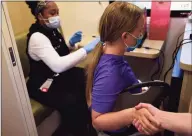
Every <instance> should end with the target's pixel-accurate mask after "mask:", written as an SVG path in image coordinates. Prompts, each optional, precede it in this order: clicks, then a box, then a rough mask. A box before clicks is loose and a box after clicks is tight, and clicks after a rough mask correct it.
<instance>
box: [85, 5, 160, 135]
mask: <svg viewBox="0 0 192 136" xmlns="http://www.w3.org/2000/svg"><path fill="white" fill-rule="evenodd" d="M143 29H144V14H143V11H142V10H141V9H140V8H139V7H137V6H135V5H133V4H130V3H128V2H113V3H112V4H110V5H109V6H108V7H107V8H106V9H105V11H104V13H103V15H102V17H101V19H100V23H99V33H100V39H101V41H102V42H100V43H99V44H98V45H97V46H96V48H95V49H94V52H93V58H92V62H91V63H90V65H89V66H88V75H87V76H88V77H87V88H86V91H87V92H86V93H87V100H88V105H89V106H91V109H92V123H93V126H94V127H95V128H96V129H97V130H102V131H104V132H105V134H106V135H107V134H109V135H115V134H116V133H118V134H119V133H121V135H122V133H123V134H124V135H126V134H128V131H125V130H127V127H126V126H128V125H130V124H131V123H132V121H133V119H138V120H141V122H143V124H144V126H145V127H143V128H144V131H145V132H146V133H147V134H151V133H153V132H155V131H157V130H158V127H157V125H158V122H156V120H155V119H154V117H153V116H152V115H151V114H150V113H149V112H148V111H147V110H146V109H140V110H137V111H136V110H135V109H134V108H129V109H125V110H122V111H119V112H113V109H114V104H115V101H116V99H117V97H118V95H119V94H120V93H121V91H122V90H123V89H125V88H127V87H129V86H131V85H133V84H136V83H138V80H137V78H136V77H135V75H134V73H133V72H132V70H131V68H130V66H129V64H128V63H127V62H126V61H125V60H124V58H123V55H124V52H125V51H126V50H127V48H128V47H131V46H133V45H135V44H137V43H138V42H139V40H140V39H142V33H143ZM130 92H131V93H139V92H141V89H135V90H131V91H130ZM122 128H123V129H122ZM129 130H130V129H129ZM114 133H115V134H114Z"/></svg>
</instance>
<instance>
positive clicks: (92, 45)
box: [83, 37, 100, 53]
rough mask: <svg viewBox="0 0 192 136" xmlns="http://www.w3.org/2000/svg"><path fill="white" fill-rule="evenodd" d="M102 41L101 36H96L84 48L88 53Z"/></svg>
mask: <svg viewBox="0 0 192 136" xmlns="http://www.w3.org/2000/svg"><path fill="white" fill-rule="evenodd" d="M99 42H100V37H97V38H95V39H94V40H93V41H91V42H90V43H88V44H87V45H85V46H84V47H83V48H84V49H85V50H86V52H87V53H89V52H90V51H92V50H93V49H94V48H95V46H96V45H97V44H98V43H99Z"/></svg>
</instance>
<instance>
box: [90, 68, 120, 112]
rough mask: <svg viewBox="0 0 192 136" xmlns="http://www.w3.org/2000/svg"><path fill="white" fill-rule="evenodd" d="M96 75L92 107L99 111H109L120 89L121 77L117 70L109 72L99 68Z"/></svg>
mask: <svg viewBox="0 0 192 136" xmlns="http://www.w3.org/2000/svg"><path fill="white" fill-rule="evenodd" d="M97 75H98V76H97ZM97 75H95V78H94V84H93V91H92V109H93V110H94V111H96V112H99V113H107V112H111V111H112V110H113V107H114V104H115V101H116V98H117V96H118V94H119V93H120V91H122V90H121V86H122V85H121V84H122V82H121V80H122V79H120V77H119V74H118V71H114V72H109V71H107V70H103V69H100V70H99V73H98V74H97Z"/></svg>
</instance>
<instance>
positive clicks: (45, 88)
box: [40, 74, 59, 93]
mask: <svg viewBox="0 0 192 136" xmlns="http://www.w3.org/2000/svg"><path fill="white" fill-rule="evenodd" d="M57 76H59V74H54V75H53V77H52V78H48V79H47V80H46V81H45V82H44V83H43V84H42V85H41V87H40V90H41V91H42V92H44V93H46V92H48V90H49V88H50V86H51V84H52V82H53V80H54V78H55V77H57Z"/></svg>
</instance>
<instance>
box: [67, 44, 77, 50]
mask: <svg viewBox="0 0 192 136" xmlns="http://www.w3.org/2000/svg"><path fill="white" fill-rule="evenodd" d="M67 47H68V48H69V49H70V50H77V49H78V44H75V45H74V47H72V46H71V45H70V43H69V42H68V43H67Z"/></svg>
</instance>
